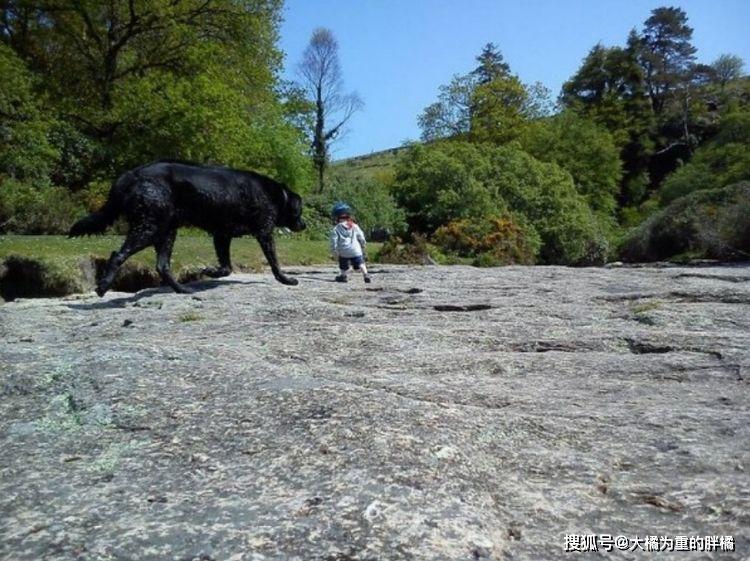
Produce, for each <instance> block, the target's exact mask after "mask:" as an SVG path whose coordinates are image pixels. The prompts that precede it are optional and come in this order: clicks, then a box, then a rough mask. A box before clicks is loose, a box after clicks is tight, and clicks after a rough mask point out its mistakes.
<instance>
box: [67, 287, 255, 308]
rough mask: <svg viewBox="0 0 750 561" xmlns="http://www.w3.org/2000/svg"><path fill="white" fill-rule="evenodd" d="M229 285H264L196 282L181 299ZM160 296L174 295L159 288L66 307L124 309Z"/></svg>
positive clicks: (169, 289) (167, 289)
mask: <svg viewBox="0 0 750 561" xmlns="http://www.w3.org/2000/svg"><path fill="white" fill-rule="evenodd" d="M229 284H264V283H263V282H262V281H239V280H204V281H197V282H192V283H189V284H187V285H186V286H188V287H189V288H190V289H191V290H192V291H193V293H194V294H192V295H191V294H184V295H183V297H185V298H190V297H191V296H192V297H195V294H198V293H200V292H205V291H207V290H212V289H214V288H218V287H219V286H226V285H229ZM161 294H174V291H173V290H172V289H171V288H170V287H168V286H160V287H158V288H146V289H144V290H141V291H139V292H137V293H135V294H133V295H132V296H124V297H121V298H112V299H111V300H100V301H97V302H92V303H86V304H79V303H71V304H67V306H68V307H69V308H71V309H74V310H105V309H108V308H125V307H126V306H128V305H132V304H135V303H136V302H138V301H139V300H143V299H144V298H151V297H152V296H158V295H161Z"/></svg>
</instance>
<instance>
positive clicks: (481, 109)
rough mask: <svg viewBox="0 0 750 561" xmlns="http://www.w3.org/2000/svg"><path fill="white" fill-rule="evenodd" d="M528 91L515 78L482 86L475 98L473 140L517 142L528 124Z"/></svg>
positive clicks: (493, 81) (500, 142) (475, 93)
mask: <svg viewBox="0 0 750 561" xmlns="http://www.w3.org/2000/svg"><path fill="white" fill-rule="evenodd" d="M527 100H528V94H527V92H526V88H525V87H524V85H523V84H522V83H521V81H520V80H519V79H518V78H516V77H515V76H511V77H504V76H498V77H496V78H494V79H493V80H491V81H489V82H486V83H483V84H479V85H478V86H477V87H476V88H475V89H474V93H473V95H472V106H473V110H472V115H471V131H470V132H471V134H470V138H471V139H472V140H475V141H477V142H495V143H497V144H504V143H506V142H510V141H511V140H515V139H517V138H518V137H519V136H520V135H521V133H522V131H523V128H524V126H525V124H526V120H527V119H526V114H525V113H524V109H525V107H526V104H527Z"/></svg>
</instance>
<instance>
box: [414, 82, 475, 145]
mask: <svg viewBox="0 0 750 561" xmlns="http://www.w3.org/2000/svg"><path fill="white" fill-rule="evenodd" d="M475 87H476V80H475V78H474V77H473V76H471V75H470V74H467V75H464V76H454V77H453V79H452V80H451V81H450V83H449V84H447V85H442V86H440V93H439V94H438V101H436V102H435V103H432V104H430V105H428V106H427V107H426V108H425V109H424V111H422V113H421V114H420V115H419V117H417V122H418V123H419V128H421V129H422V140H424V141H425V142H430V141H433V140H438V139H441V138H459V137H461V136H464V135H467V134H468V133H469V130H470V129H471V112H472V96H473V95H474V89H475Z"/></svg>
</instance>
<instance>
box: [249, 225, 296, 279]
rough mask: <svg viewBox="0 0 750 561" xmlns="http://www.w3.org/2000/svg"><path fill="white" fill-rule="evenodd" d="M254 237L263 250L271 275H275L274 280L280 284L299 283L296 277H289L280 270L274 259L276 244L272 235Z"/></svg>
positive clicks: (277, 262)
mask: <svg viewBox="0 0 750 561" xmlns="http://www.w3.org/2000/svg"><path fill="white" fill-rule="evenodd" d="M256 237H257V239H258V243H259V244H260V248H261V249H262V250H263V255H265V256H266V261H268V264H269V265H270V266H271V271H272V272H273V276H274V277H276V280H277V281H279V282H280V283H282V284H289V285H292V286H294V285H296V284H299V281H298V280H297V279H290V278H289V277H287V276H286V275H285V274H284V273H282V272H281V269H280V268H279V261H278V259H276V246H275V244H274V241H273V235H272V234H261V235H258V236H256Z"/></svg>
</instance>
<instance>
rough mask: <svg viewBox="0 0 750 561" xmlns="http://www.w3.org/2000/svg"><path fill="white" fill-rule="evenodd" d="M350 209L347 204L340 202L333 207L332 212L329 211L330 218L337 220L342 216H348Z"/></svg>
mask: <svg viewBox="0 0 750 561" xmlns="http://www.w3.org/2000/svg"><path fill="white" fill-rule="evenodd" d="M351 210H352V207H350V206H349V205H348V204H346V203H343V202H341V201H338V202H337V203H335V204H334V205H333V210H331V216H333V217H334V218H338V217H339V216H341V215H342V214H348V213H349V212H351Z"/></svg>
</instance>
